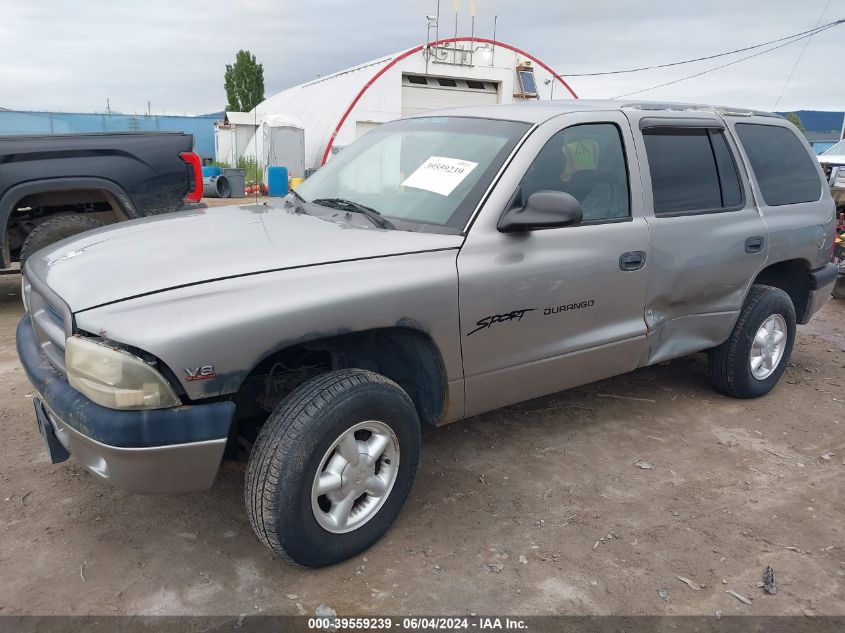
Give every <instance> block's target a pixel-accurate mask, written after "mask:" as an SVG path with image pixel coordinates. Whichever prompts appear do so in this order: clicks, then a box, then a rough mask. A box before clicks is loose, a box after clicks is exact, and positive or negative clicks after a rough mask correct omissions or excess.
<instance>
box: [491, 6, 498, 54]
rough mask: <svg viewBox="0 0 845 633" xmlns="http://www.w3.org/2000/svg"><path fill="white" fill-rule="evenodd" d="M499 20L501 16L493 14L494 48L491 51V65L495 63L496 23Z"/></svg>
mask: <svg viewBox="0 0 845 633" xmlns="http://www.w3.org/2000/svg"><path fill="white" fill-rule="evenodd" d="M498 21H499V16H498V15H494V16H493V50H492V52H491V53H490V65H491V66H492V65H493V60H494V59H495V58H496V23H497V22H498Z"/></svg>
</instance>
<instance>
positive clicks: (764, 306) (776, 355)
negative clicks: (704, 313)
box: [708, 286, 795, 398]
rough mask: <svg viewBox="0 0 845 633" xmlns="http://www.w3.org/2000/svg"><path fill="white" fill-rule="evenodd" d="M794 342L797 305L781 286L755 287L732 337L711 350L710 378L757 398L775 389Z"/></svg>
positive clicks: (722, 388) (722, 386) (736, 392)
mask: <svg viewBox="0 0 845 633" xmlns="http://www.w3.org/2000/svg"><path fill="white" fill-rule="evenodd" d="M794 343H795V308H794V307H793V305H792V300H791V299H790V298H789V295H788V294H786V293H785V292H784V291H783V290H780V289H779V288H772V287H770V286H752V288H751V291H750V292H749V293H748V297H747V298H746V300H745V304H744V305H743V307H742V311H741V312H740V314H739V318H738V319H737V322H736V325H735V326H734V329H733V332H732V333H731V336H730V338H729V339H728V340H727V341H725V342H724V343H722V344H721V345H719V346H718V347H714V348H713V349H711V350H710V352H709V354H708V364H709V372H710V381H711V382H712V383H713V386H714V387H715V388H716V390H717V391H720V392H722V393H724V394H726V395H729V396H733V397H735V398H756V397H758V396H762V395H765V394H767V393H769V391H771V390H772V388H774V386H775V385H776V384H777V382H778V380H780V377H781V376H782V375H783V372H784V371H786V366H787V364H788V362H789V356H790V354H791V353H792V346H793V344H794Z"/></svg>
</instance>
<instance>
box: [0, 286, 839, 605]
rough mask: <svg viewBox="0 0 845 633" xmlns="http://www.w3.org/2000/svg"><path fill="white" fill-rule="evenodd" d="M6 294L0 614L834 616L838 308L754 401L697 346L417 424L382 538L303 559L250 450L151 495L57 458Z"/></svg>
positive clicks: (16, 306)
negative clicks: (672, 357) (410, 482)
mask: <svg viewBox="0 0 845 633" xmlns="http://www.w3.org/2000/svg"><path fill="white" fill-rule="evenodd" d="M18 288H19V278H18V277H17V276H6V277H0V428H2V429H3V434H4V435H3V437H4V441H3V442H2V445H0V534H2V538H0V614H77V615H83V614H113V613H116V614H138V613H141V614H240V613H247V614H254V613H259V612H261V613H279V614H296V613H308V614H313V612H314V609H315V608H316V607H317V606H318V605H319V604H321V603H325V604H328V605H330V606H331V607H333V608H334V609H336V610H337V611H338V613H340V614H341V615H351V614H384V613H391V614H408V613H415V614H426V613H427V614H431V613H450V614H462V613H471V612H478V613H509V614H523V615H526V614H587V613H590V614H707V615H712V614H713V613H714V612H715V611H716V610H720V611H722V612H724V613H725V614H726V615H728V614H737V613H742V614H797V615H800V614H802V613H803V614H807V615H809V614H819V615H821V614H831V615H832V614H836V615H842V614H845V551H843V548H845V433H844V432H845V409H843V402H845V389H843V384H845V374H844V373H843V369H845V363H843V358H845V357H843V346H845V302H841V301H840V302H835V303H834V302H831V303H829V304H828V306H827V307H826V308H825V309H824V311H823V313H822V314H821V315H820V317H818V318H817V319H816V320H815V322H814V324H813V325H812V326H810V327H809V328H802V329H801V334H800V336H799V338H798V342H797V344H796V348H795V351H794V353H793V357H792V363H791V367H790V369H789V371H788V372H787V374H786V376H785V378H784V380H783V381H782V382H781V384H780V386H779V387H778V388H777V389H776V390H775V392H774V393H773V394H771V395H770V396H768V397H766V398H762V399H760V400H755V401H737V400H731V399H727V398H722V397H720V396H718V395H716V394H714V393H713V392H712V391H710V390H709V388H708V387H707V383H706V380H705V371H704V364H703V359H702V358H700V357H694V358H687V359H682V360H678V361H675V362H673V363H670V364H665V365H662V366H658V367H653V368H648V369H644V370H640V371H637V372H635V373H634V374H630V375H627V376H622V377H618V378H614V379H611V380H606V381H603V382H601V383H597V384H593V385H589V386H587V387H583V388H581V389H577V390H574V391H570V392H565V393H560V394H557V395H554V396H550V397H547V398H542V399H539V400H534V401H532V402H528V403H524V404H521V405H518V406H515V407H511V408H509V409H507V410H502V411H497V412H494V413H490V414H487V415H484V416H481V417H478V418H474V419H471V420H468V421H466V422H463V423H458V424H455V425H452V426H450V427H446V428H443V429H438V430H436V431H431V430H427V432H426V433H424V445H423V458H422V462H421V466H420V470H419V474H418V476H417V480H416V484H415V486H414V489H413V492H412V494H411V497H410V499H409V501H408V504H407V506H406V507H405V510H404V511H403V512H402V514H401V516H400V518H399V521H398V522H397V524H396V526H395V527H394V528H393V529H392V530H391V531H390V532H389V534H388V535H387V536H386V537H385V538H384V540H383V541H382V542H380V543H379V544H377V545H376V546H375V547H373V548H372V549H371V550H370V551H368V552H367V553H366V555H365V556H359V557H358V558H356V559H355V560H351V561H348V562H347V563H344V564H341V565H337V566H335V567H333V568H330V569H324V570H307V569H299V568H295V567H291V566H290V565H287V564H285V563H282V562H280V561H278V560H275V559H274V557H273V555H272V554H271V552H270V551H269V550H266V549H265V548H264V547H263V546H261V545H260V544H259V543H258V541H257V540H256V539H255V538H253V535H252V532H251V531H250V528H249V525H248V523H247V519H246V516H245V513H244V509H243V501H242V494H241V493H242V485H243V472H244V469H243V466H242V465H238V464H225V465H224V467H223V469H222V470H221V473H220V475H219V476H218V478H217V481H216V483H215V485H214V488H213V489H212V490H210V491H208V492H207V493H203V494H196V495H172V496H155V497H145V496H136V495H132V494H128V493H124V492H120V491H117V490H113V489H112V488H110V487H109V486H108V485H106V484H104V483H101V482H100V481H98V480H97V479H96V478H95V477H94V476H92V475H90V474H88V473H87V472H86V471H84V470H83V469H82V468H81V467H79V466H77V465H76V464H74V462H73V461H68V462H65V463H64V464H61V465H58V466H52V465H51V464H49V463H48V462H47V457H46V454H45V451H44V449H43V448H42V442H41V438H40V436H39V435H38V432H37V430H36V427H35V423H34V417H33V412H32V405H31V391H30V387H29V384H28V382H27V381H26V379H25V377H24V374H23V372H22V370H21V369H20V367H19V365H18V360H17V355H16V352H15V342H14V328H15V324H16V322H17V320H18V318H19V316H20V314H21V311H22V308H21V303H20V298H19V291H18ZM612 396H613V397H612ZM618 396H626V397H630V398H634V399H619V398H618ZM640 460H644V461H645V462H648V464H650V465H653V468H640V467H638V466H637V465H635V464H636V463H638V462H639V463H640V464H641V465H645V464H643V462H642V461H640ZM767 565H771V566H772V567H773V568H774V571H775V575H776V579H777V582H778V587H779V592H778V594H777V595H776V596H769V595H766V594H764V593H763V590H762V589H760V588H758V587H757V582H758V581H759V580H760V579H761V578H762V575H763V572H764V570H765V568H766V566H767ZM678 576H681V577H684V578H687V579H689V581H690V582H691V583H695V585H696V586H699V587H700V589H698V590H694V589H693V588H691V587H690V586H688V585H687V584H685V583H684V582H682V581H681V580H679V579H678ZM658 590H661V591H662V590H666V592H668V593H667V594H665V595H666V598H665V599H663V598H662V597H661V595H659V594H658ZM727 590H734V591H736V592H738V593H740V594H742V595H743V596H747V597H749V598H753V602H752V603H751V605H745V604H743V603H741V602H739V601H738V600H737V599H736V598H734V597H732V596H730V595H728V594H726V593H725V592H726V591H727Z"/></svg>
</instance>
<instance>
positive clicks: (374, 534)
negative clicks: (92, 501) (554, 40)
mask: <svg viewBox="0 0 845 633" xmlns="http://www.w3.org/2000/svg"><path fill="white" fill-rule="evenodd" d="M824 185H825V178H824V175H823V173H822V170H821V167H820V166H819V163H818V161H816V160H815V158H814V157H813V154H812V152H811V150H810V148H809V146H808V145H807V143H806V142H805V141H804V140H802V138H801V136H800V135H799V134H797V133H796V129H795V128H794V127H793V126H792V125H791V124H790V123H788V122H787V121H785V120H784V119H782V118H780V117H778V116H775V115H771V114H766V113H762V112H752V111H748V110H737V109H727V108H713V107H704V106H691V105H677V104H654V103H630V104H626V103H622V102H613V101H593V102H590V101H567V102H540V103H532V104H527V105H518V106H517V105H514V106H492V107H485V108H472V109H460V110H450V111H444V112H441V113H437V114H429V115H426V116H420V117H417V118H410V119H404V120H400V121H395V122H392V123H387V124H384V125H382V126H380V127H379V128H377V129H375V130H373V131H371V132H369V133H368V134H366V135H365V136H363V137H362V138H361V139H359V140H358V141H356V142H355V143H354V144H353V145H351V146H349V147H347V148H346V149H345V150H344V151H343V152H341V153H340V154H338V155H337V156H335V157H334V158H333V159H332V160H331V162H329V163H328V164H327V165H326V166H325V167H323V168H322V169H321V170H319V171H318V172H317V173H315V174H314V175H313V176H312V177H311V178H310V179H309V180H307V181H306V182H305V183H304V184H302V185H301V187H300V188H299V189H298V191H296V192H293V193H291V194H290V195H288V196H287V197H285V198H282V199H280V200H278V201H276V202H273V203H271V204H268V205H265V204H248V205H243V206H232V207H225V208H216V209H200V210H195V211H190V212H183V213H178V214H175V215H171V216H167V217H160V218H145V219H142V220H137V221H133V222H129V223H125V224H121V225H119V226H115V227H106V228H103V229H99V230H95V231H92V232H90V233H86V234H85V235H83V236H81V237H74V238H71V239H68V240H65V241H63V242H60V243H58V244H56V245H54V246H52V247H50V248H48V249H45V250H43V251H40V252H39V253H37V254H35V255H33V256H32V257H30V259H29V260H28V261H27V264H26V266H25V269H24V275H23V295H24V302H25V306H26V310H27V314H26V315H25V316H24V317H23V319H22V320H21V321H20V324H19V326H18V331H17V341H18V350H19V354H20V357H21V360H22V363H23V365H24V367H25V369H26V372H27V374H28V375H29V378H30V380H31V381H32V383H33V385H34V386H35V389H36V390H37V392H38V397H37V398H35V399H34V401H35V409H36V416H37V420H38V424H39V427H40V429H41V433H42V434H43V436H44V439H45V441H46V443H47V446H48V449H49V452H50V455H51V458H52V460H53V461H54V462H58V461H62V460H63V459H66V458H67V457H68V455H69V454H70V455H73V457H74V458H75V459H76V460H78V461H79V462H80V463H82V464H84V465H85V466H86V467H87V468H88V469H89V470H90V471H91V472H93V473H94V474H95V475H97V476H99V477H101V478H103V479H106V480H108V481H109V482H111V483H113V484H114V485H116V486H120V487H122V488H126V489H128V490H133V491H137V492H145V493H151V492H170V491H189V490H199V489H204V488H207V487H209V486H210V485H211V484H212V482H213V480H214V477H215V474H216V472H217V470H218V467H219V465H220V461H221V459H222V458H224V457H227V458H241V459H244V458H248V460H249V465H248V468H247V473H246V483H245V497H246V507H247V512H248V514H249V519H250V522H251V524H252V526H253V527H254V528H255V531H256V533H257V535H258V537H259V538H260V539H261V541H263V542H264V543H265V544H266V545H267V546H269V547H270V548H272V549H273V551H274V552H276V553H277V554H279V555H280V556H283V557H286V558H288V559H290V560H293V561H295V562H296V563H299V564H302V565H308V566H321V565H328V564H331V563H335V562H337V561H340V560H343V559H345V558H348V557H350V556H353V555H354V554H356V553H358V552H360V551H362V550H364V549H366V548H367V547H369V546H370V545H372V544H373V543H374V542H376V541H377V540H378V539H379V538H380V537H381V536H382V535H383V534H384V533H385V532H386V531H387V530H388V528H389V527H390V525H391V524H392V523H393V521H394V519H395V518H396V516H397V514H398V513H399V511H400V509H401V507H402V504H403V503H404V502H405V499H406V497H407V496H408V492H409V490H410V488H411V485H412V483H413V481H414V475H415V472H416V469H417V462H418V459H419V454H420V425H421V424H429V425H435V426H436V425H442V424H447V423H449V422H453V421H456V420H459V419H461V418H464V417H467V416H472V415H477V414H479V413H483V412H485V411H489V410H491V409H495V408H498V407H502V406H505V405H508V404H511V403H515V402H518V401H522V400H526V399H529V398H534V397H537V396H541V395H543V394H548V393H552V392H555V391H558V390H562V389H567V388H569V387H574V386H576V385H583V384H585V383H589V382H591V381H595V380H598V379H601V378H606V377H608V376H613V375H616V374H621V373H624V372H628V371H631V370H634V369H636V368H637V367H643V366H646V365H651V364H654V363H659V362H661V361H665V360H667V359H671V358H676V357H678V356H682V355H685V354H691V353H693V352H699V351H703V350H707V352H708V354H709V366H710V370H709V372H710V378H711V380H712V383H713V386H714V387H715V388H716V389H717V390H718V391H720V392H722V393H725V394H729V395H731V396H735V397H738V398H753V397H756V396H762V395H763V394H766V393H767V392H768V391H770V390H771V389H772V388H773V387H774V386H775V384H776V383H777V381H778V380H779V379H780V377H781V375H782V374H783V372H784V370H785V369H786V366H787V361H788V360H789V355H790V352H791V350H792V346H793V343H794V340H795V325H796V323H806V322H807V321H808V320H809V319H810V317H811V316H812V315H813V313H815V312H816V311H817V310H818V309H819V308H820V307H821V306H822V305H823V304H824V302H825V301H826V300H827V298H828V296H829V295H830V291H831V287H832V285H833V283H834V280H835V277H836V267H835V266H832V265H828V261H829V260H830V256H831V249H832V245H833V227H834V204H833V201H832V199H831V195H830V191H829V189H828V187H826V186H824Z"/></svg>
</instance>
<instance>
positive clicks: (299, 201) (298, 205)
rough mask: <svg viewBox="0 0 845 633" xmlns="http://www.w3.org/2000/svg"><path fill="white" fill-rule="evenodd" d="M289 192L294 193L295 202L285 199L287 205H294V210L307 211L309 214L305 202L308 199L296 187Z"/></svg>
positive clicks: (298, 211)
mask: <svg viewBox="0 0 845 633" xmlns="http://www.w3.org/2000/svg"><path fill="white" fill-rule="evenodd" d="M288 193H290V194H293V197H294V200H295V202H293V203H291V201H290V200H286V201H285V206H288V207H291V206H292V207H293V210H294V211H295V212H296V213H305V214H308V211H307V210H306V209H305V203H306V202H307V200H306V199H305V198H303V197H302V196H301V195H300V194H299V193H297V192H296V190H295V189H290V190H289V191H288Z"/></svg>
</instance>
